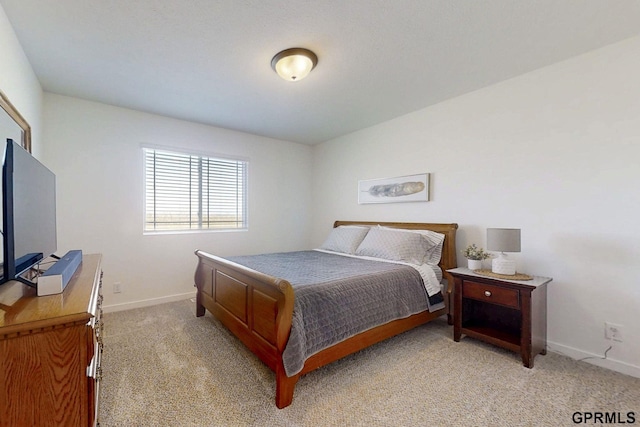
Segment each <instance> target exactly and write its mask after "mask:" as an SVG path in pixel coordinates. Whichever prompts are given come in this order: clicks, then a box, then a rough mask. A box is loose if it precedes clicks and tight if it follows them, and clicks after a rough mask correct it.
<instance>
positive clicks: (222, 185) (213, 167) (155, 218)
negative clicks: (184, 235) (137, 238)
mask: <svg viewBox="0 0 640 427" xmlns="http://www.w3.org/2000/svg"><path fill="white" fill-rule="evenodd" d="M143 150H144V169H145V225H144V230H145V231H151V232H152V231H181V230H225V229H244V228H247V202H246V195H247V192H246V185H247V162H246V161H239V160H232V159H222V158H213V157H204V156H200V155H192V154H185V153H177V152H171V151H164V150H158V149H150V148H144V149H143Z"/></svg>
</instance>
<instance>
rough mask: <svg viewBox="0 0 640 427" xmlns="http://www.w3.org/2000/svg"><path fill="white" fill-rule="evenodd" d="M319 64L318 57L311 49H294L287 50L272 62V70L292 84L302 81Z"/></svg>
mask: <svg viewBox="0 0 640 427" xmlns="http://www.w3.org/2000/svg"><path fill="white" fill-rule="evenodd" d="M317 63H318V57H317V56H316V54H315V53H313V52H311V51H310V50H309V49H304V48H301V47H294V48H291V49H285V50H283V51H282V52H280V53H278V54H277V55H276V56H274V57H273V59H272V60H271V68H273V70H274V71H275V72H276V73H278V75H279V76H280V77H282V78H283V79H285V80H287V81H290V82H297V81H298V80H302V79H304V78H305V77H307V75H308V74H309V73H310V72H311V70H313V69H314V68H315V66H316V64H317Z"/></svg>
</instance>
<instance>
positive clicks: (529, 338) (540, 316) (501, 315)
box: [447, 268, 552, 368]
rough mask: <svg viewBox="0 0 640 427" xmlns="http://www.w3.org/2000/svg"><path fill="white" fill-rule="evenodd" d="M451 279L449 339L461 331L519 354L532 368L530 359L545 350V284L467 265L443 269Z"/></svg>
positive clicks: (543, 279) (539, 279)
mask: <svg viewBox="0 0 640 427" xmlns="http://www.w3.org/2000/svg"><path fill="white" fill-rule="evenodd" d="M447 271H448V272H449V273H451V275H452V276H453V278H454V285H455V289H454V296H453V339H454V341H460V338H461V336H462V334H465V335H467V336H470V337H472V338H476V339H479V340H482V341H486V342H488V343H491V344H494V345H498V346H500V347H504V348H506V349H509V350H512V351H515V352H517V353H520V354H521V356H522V363H523V364H524V366H526V367H527V368H533V358H534V357H535V356H536V355H537V354H546V353H547V283H549V282H551V280H552V279H551V278H549V277H538V276H534V277H533V279H532V280H509V279H496V278H493V277H488V276H484V275H481V274H477V273H475V272H474V271H473V270H469V269H468V268H454V269H452V270H447Z"/></svg>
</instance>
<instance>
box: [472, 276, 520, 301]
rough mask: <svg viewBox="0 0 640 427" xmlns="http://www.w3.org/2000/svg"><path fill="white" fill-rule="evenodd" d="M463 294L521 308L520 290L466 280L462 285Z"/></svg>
mask: <svg viewBox="0 0 640 427" xmlns="http://www.w3.org/2000/svg"><path fill="white" fill-rule="evenodd" d="M462 296H463V297H465V298H473V299H475V300H479V301H486V302H490V303H493V304H501V305H506V306H507V307H513V308H520V298H519V292H518V291H517V290H515V289H507V288H501V287H499V286H493V285H485V284H482V283H477V282H472V281H469V280H465V281H464V285H463V287H462Z"/></svg>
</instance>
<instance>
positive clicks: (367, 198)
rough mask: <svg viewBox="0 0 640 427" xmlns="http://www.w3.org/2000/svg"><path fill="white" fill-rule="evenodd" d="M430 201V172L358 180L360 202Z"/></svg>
mask: <svg viewBox="0 0 640 427" xmlns="http://www.w3.org/2000/svg"><path fill="white" fill-rule="evenodd" d="M428 201H429V174H428V173H422V174H418V175H407V176H398V177H395V178H381V179H367V180H361V181H358V203H359V204H364V203H399V202H428Z"/></svg>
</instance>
